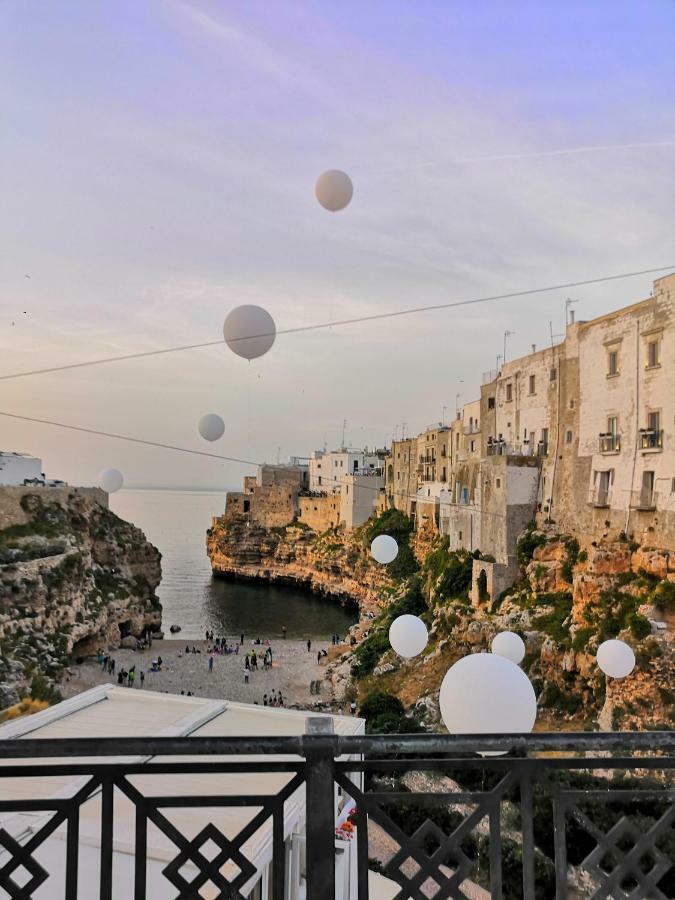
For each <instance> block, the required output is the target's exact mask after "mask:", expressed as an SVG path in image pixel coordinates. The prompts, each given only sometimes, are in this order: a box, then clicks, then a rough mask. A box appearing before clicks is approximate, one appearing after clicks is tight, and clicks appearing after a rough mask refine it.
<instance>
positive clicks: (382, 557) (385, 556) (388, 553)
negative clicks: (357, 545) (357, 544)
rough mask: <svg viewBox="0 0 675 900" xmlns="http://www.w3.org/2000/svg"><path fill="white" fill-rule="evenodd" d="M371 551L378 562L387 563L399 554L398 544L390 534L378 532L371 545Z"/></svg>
mask: <svg viewBox="0 0 675 900" xmlns="http://www.w3.org/2000/svg"><path fill="white" fill-rule="evenodd" d="M370 553H371V556H372V557H373V559H374V560H375V561H376V562H379V563H382V565H386V564H387V563H390V562H393V561H394V560H395V559H396V556H397V554H398V544H397V543H396V541H395V539H394V538H393V537H392V536H391V535H389V534H378V536H377V537H376V538H375V540H374V541H373V543H372V544H371V545H370Z"/></svg>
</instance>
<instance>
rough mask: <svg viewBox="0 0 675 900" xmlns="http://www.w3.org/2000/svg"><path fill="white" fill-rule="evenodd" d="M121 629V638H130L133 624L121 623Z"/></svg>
mask: <svg viewBox="0 0 675 900" xmlns="http://www.w3.org/2000/svg"><path fill="white" fill-rule="evenodd" d="M119 629H120V638H125V637H129V635H130V634H131V622H129V621H126V622H120V623H119Z"/></svg>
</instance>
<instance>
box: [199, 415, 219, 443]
mask: <svg viewBox="0 0 675 900" xmlns="http://www.w3.org/2000/svg"><path fill="white" fill-rule="evenodd" d="M199 433H200V434H201V436H202V437H203V438H204V440H205V441H217V440H218V438H221V437H222V436H223V434H224V433H225V423H224V422H223V420H222V419H221V418H220V416H217V415H216V414H215V413H207V414H206V415H205V416H202V417H201V419H200V420H199Z"/></svg>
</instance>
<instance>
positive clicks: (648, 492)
mask: <svg viewBox="0 0 675 900" xmlns="http://www.w3.org/2000/svg"><path fill="white" fill-rule="evenodd" d="M653 505H654V473H653V472H643V473H642V488H641V490H640V506H642V507H646V508H649V507H650V506H653Z"/></svg>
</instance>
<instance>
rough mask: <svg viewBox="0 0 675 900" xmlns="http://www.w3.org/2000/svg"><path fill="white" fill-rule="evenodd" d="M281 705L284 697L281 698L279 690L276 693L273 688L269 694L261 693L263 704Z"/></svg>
mask: <svg viewBox="0 0 675 900" xmlns="http://www.w3.org/2000/svg"><path fill="white" fill-rule="evenodd" d="M283 705H284V698H283V695H282V693H281V691H279V693H277V692H276V691H275V690H274V688H273V689H272V693H271V694H269V695H268V694H263V706H283Z"/></svg>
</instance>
